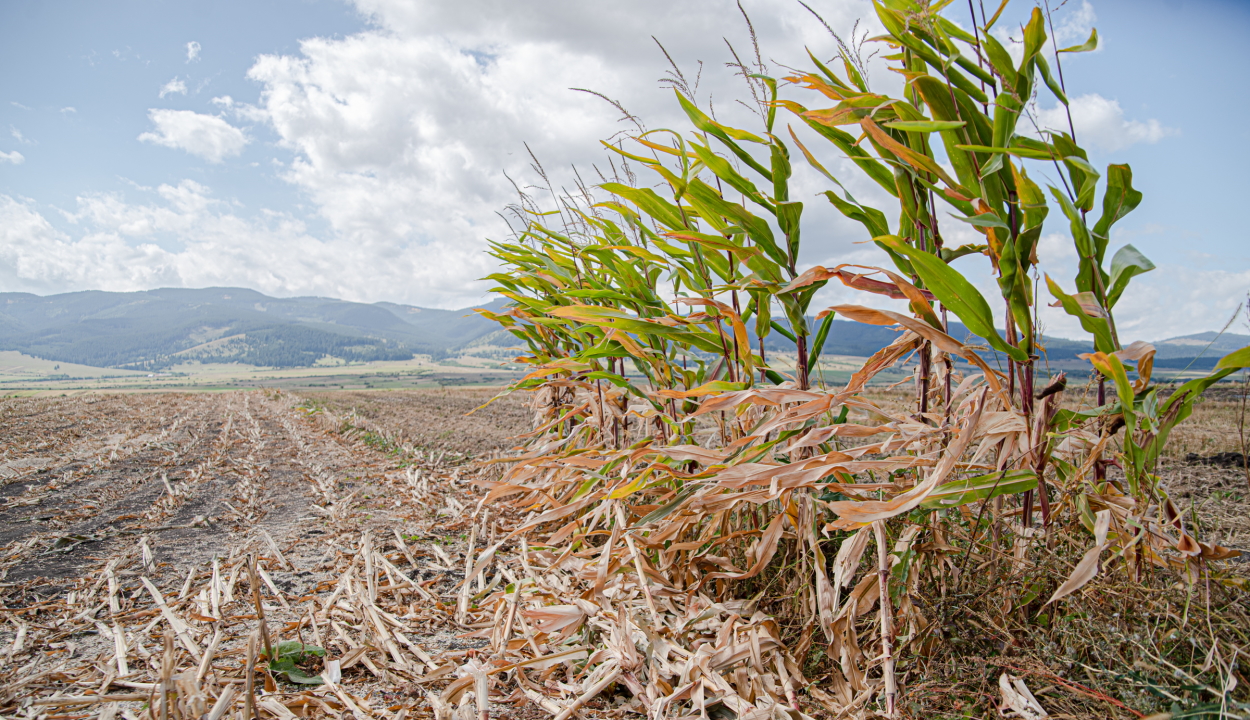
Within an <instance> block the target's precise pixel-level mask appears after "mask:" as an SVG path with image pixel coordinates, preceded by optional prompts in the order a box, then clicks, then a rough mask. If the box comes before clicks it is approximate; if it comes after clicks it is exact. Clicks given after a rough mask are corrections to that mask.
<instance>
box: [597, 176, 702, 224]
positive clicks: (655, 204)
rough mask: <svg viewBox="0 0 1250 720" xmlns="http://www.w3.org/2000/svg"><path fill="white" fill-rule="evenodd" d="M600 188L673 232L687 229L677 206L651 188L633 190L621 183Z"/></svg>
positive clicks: (607, 184)
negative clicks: (630, 203)
mask: <svg viewBox="0 0 1250 720" xmlns="http://www.w3.org/2000/svg"><path fill="white" fill-rule="evenodd" d="M599 187H601V188H603V189H604V190H607V191H608V192H610V193H612V194H613V195H619V196H621V197H623V198H625V199H626V200H629V201H630V202H632V203H633V204H635V205H637V206H638V207H639V208H640V209H641V210H642V211H643V212H644V213H646V214H647V215H650V216H651V217H653V218H655V219H656V220H658V221H660V222H661V223H662V224H664V225H667V226H668V227H669V228H671V229H673V230H684V229H685V228H686V223H685V221H684V220H683V219H682V217H681V210H679V209H678V208H677V206H676V205H673V204H672V203H670V202H668V201H667V200H665V199H664V198H662V197H660V196H659V194H658V193H656V191H654V190H652V189H651V188H632V187H630V186H628V185H622V184H620V183H603V184H602V185H600V186H599Z"/></svg>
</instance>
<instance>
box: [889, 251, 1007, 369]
mask: <svg viewBox="0 0 1250 720" xmlns="http://www.w3.org/2000/svg"><path fill="white" fill-rule="evenodd" d="M892 245H893V247H894V249H895V250H897V251H898V252H899V253H901V254H903V255H906V256H907V258H908V259H909V260H911V264H912V267H913V268H915V269H916V274H917V275H919V276H920V279H921V280H923V281H924V284H925V287H927V288H928V289H929V291H930V292H932V293H933V295H934V297H936V298H937V299H938V300H940V301H941V303H942V305H943V306H945V307H946V308H947V309H948V310H950V311H951V312H953V313H955V315H957V316H959V319H960V320H962V321H963V323H964V325H965V326H967V328H968V330H969V331H970V332H972V333H973V334H974V335H977V336H978V337H981V338H984V339H985V341H986V342H988V343H989V344H990V347H992V348H994V349H995V350H998V351H999V352H1001V353H1004V354H1006V355H1008V356H1009V357H1011V358H1012V359H1013V360H1015V361H1016V362H1022V363H1023V362H1028V361H1029V356H1028V355H1026V354H1025V352H1024V351H1023V350H1021V349H1020V348H1018V347H1014V346H1012V345H1009V344H1007V341H1006V340H1003V338H1002V336H1000V335H999V334H998V330H996V329H995V328H994V314H993V313H992V312H991V311H990V305H989V303H987V302H986V301H985V296H984V295H982V294H981V291H980V290H977V289H976V287H975V286H973V284H972V283H970V282H968V280H967V279H966V278H964V276H963V275H961V274H959V271H958V270H956V269H955V268H953V267H951V266H950V265H947V264H946V263H945V262H943V261H942V259H941V258H939V257H938V256H936V255H934V254H932V253H927V252H924V251H923V250H919V249H917V248H914V247H912V246H910V245H907V244H905V243H901V242H896V243H892Z"/></svg>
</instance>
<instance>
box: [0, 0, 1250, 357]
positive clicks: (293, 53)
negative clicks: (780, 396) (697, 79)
mask: <svg viewBox="0 0 1250 720" xmlns="http://www.w3.org/2000/svg"><path fill="white" fill-rule="evenodd" d="M811 4H812V5H813V6H814V7H816V8H818V9H819V10H820V11H821V12H822V14H823V15H824V16H825V18H826V19H827V20H829V22H830V24H831V25H833V26H834V27H835V28H836V29H838V30H839V32H841V33H843V34H849V31H850V28H851V26H852V24H853V22H854V21H855V20H856V19H857V18H865V19H866V21H867V25H866V26H865V27H869V28H871V27H873V21H872V19H871V10H870V6H869V5H868V3H866V2H863V1H862V0H854V1H853V2H846V1H843V0H839V1H838V2H836V3H835V2H833V1H832V0H827V1H826V2H813V3H811ZM988 4H990V3H987V5H988ZM993 4H994V5H997V3H993ZM744 5H745V7H746V8H747V10H748V12H749V13H750V14H751V17H752V19H753V21H754V22H755V25H756V29H757V30H758V31H759V35H760V38H761V41H762V47H763V51H764V55H765V60H766V62H768V63H770V64H773V65H774V68H775V72H776V74H778V75H781V74H784V72H783V71H782V70H781V69H780V68H777V67H776V65H777V64H786V65H793V66H798V67H804V66H805V65H806V62H805V60H804V59H803V57H802V48H803V47H804V46H810V47H811V48H812V49H813V50H814V51H815V52H817V54H819V55H824V56H826V57H827V56H828V55H830V54H832V51H833V45H832V41H831V39H830V38H829V37H828V36H827V35H826V34H825V33H824V31H823V29H821V28H819V27H818V26H817V25H816V24H815V23H813V22H812V20H811V17H810V15H807V13H806V11H804V10H802V8H801V7H799V6H798V5H797V3H792V2H765V1H763V0H757V1H755V2H744ZM956 5H960V3H956ZM1031 7H1032V4H1031V3H1029V2H1024V1H1022V0H1015V2H1013V4H1012V5H1011V6H1010V9H1009V10H1008V13H1007V14H1006V15H1005V16H1004V19H1003V20H1002V21H1000V23H999V27H1000V28H1003V29H1009V28H1011V27H1012V26H1013V25H1015V24H1016V23H1017V22H1018V21H1019V19H1020V18H1022V17H1024V16H1025V14H1026V13H1027V12H1028V10H1029V9H1030V8H1031ZM956 16H957V17H958V13H956ZM1056 22H1057V23H1058V24H1059V26H1060V28H1059V34H1060V36H1061V38H1068V39H1071V38H1078V36H1080V37H1079V38H1078V39H1075V40H1074V41H1072V42H1068V41H1067V40H1063V39H1061V44H1075V43H1077V42H1080V41H1082V40H1084V35H1087V34H1088V29H1089V27H1090V26H1096V27H1097V28H1098V30H1099V33H1100V35H1101V36H1102V38H1103V44H1102V47H1101V48H1100V49H1099V50H1098V51H1097V52H1095V53H1089V54H1085V55H1080V56H1068V57H1067V60H1066V61H1065V62H1066V64H1065V75H1066V78H1067V83H1068V90H1069V92H1068V94H1069V96H1070V97H1072V98H1073V101H1074V102H1073V108H1074V114H1075V115H1076V118H1077V126H1078V137H1079V138H1080V139H1081V140H1082V142H1083V143H1084V144H1086V145H1087V146H1088V147H1089V148H1090V150H1091V153H1092V156H1093V158H1092V159H1093V160H1094V161H1095V164H1102V165H1105V164H1106V163H1107V162H1113V161H1114V162H1129V163H1131V164H1132V165H1133V168H1134V173H1135V182H1136V184H1137V186H1138V187H1139V188H1140V189H1141V190H1142V191H1143V192H1144V193H1145V195H1146V198H1145V201H1144V203H1143V205H1142V207H1141V208H1140V209H1139V210H1138V211H1137V212H1136V213H1134V214H1133V215H1131V216H1130V217H1129V218H1128V219H1127V220H1125V221H1124V222H1122V223H1121V224H1120V226H1119V229H1118V230H1117V234H1116V235H1115V236H1113V246H1118V245H1122V244H1123V243H1125V242H1132V243H1134V244H1135V245H1136V246H1137V247H1138V248H1139V249H1140V250H1142V251H1143V252H1145V253H1146V255H1148V256H1149V257H1150V258H1151V259H1152V260H1154V261H1155V263H1156V264H1157V265H1158V266H1159V270H1157V271H1156V272H1154V273H1152V274H1150V275H1148V276H1145V277H1143V278H1141V279H1140V281H1139V282H1138V284H1137V285H1136V286H1135V287H1134V288H1133V289H1131V290H1130V292H1129V293H1128V294H1127V295H1126V296H1125V298H1124V300H1123V302H1122V305H1121V307H1120V310H1119V315H1120V318H1119V322H1120V326H1121V328H1122V329H1124V332H1125V334H1126V335H1127V336H1128V337H1131V338H1136V337H1141V338H1143V339H1159V338H1162V337H1168V336H1172V335H1178V334H1187V333H1190V332H1197V331H1201V330H1210V329H1218V328H1219V327H1221V326H1223V324H1224V322H1225V321H1226V320H1227V318H1228V316H1229V314H1230V313H1231V312H1232V311H1233V309H1234V308H1235V307H1236V305H1237V303H1238V302H1239V301H1240V299H1241V298H1242V297H1244V295H1245V293H1246V291H1247V290H1250V242H1247V238H1246V237H1245V231H1244V230H1243V227H1244V225H1245V224H1244V222H1241V220H1240V215H1241V213H1240V211H1241V208H1242V205H1243V204H1244V201H1243V200H1242V198H1241V195H1242V189H1243V187H1244V186H1245V183H1244V182H1243V181H1241V180H1240V178H1241V168H1244V167H1246V166H1247V160H1250V142H1248V139H1250V138H1248V137H1247V135H1248V134H1250V126H1247V125H1246V124H1245V123H1240V122H1238V121H1237V120H1236V118H1240V117H1243V116H1244V115H1246V112H1245V111H1246V105H1247V103H1248V102H1250V100H1247V98H1248V97H1250V93H1248V92H1247V91H1248V90H1250V87H1247V85H1250V80H1248V79H1247V77H1246V74H1245V68H1248V67H1250V45H1247V43H1245V42H1244V38H1245V37H1246V36H1247V32H1248V31H1250V3H1246V2H1230V1H1227V0H1223V1H1221V0H1202V1H1183V0H1136V1H1134V2H1128V1H1126V0H1092V1H1091V2H1077V1H1076V0H1069V1H1068V2H1067V3H1066V4H1065V5H1064V6H1063V7H1062V8H1060V9H1059V11H1058V13H1057V16H1056ZM653 34H654V35H655V36H656V37H657V38H658V39H660V40H661V41H662V42H664V43H665V45H666V46H667V47H668V49H669V50H670V52H671V53H672V54H673V56H674V57H675V59H676V60H677V61H678V63H679V64H681V65H682V67H684V68H687V69H691V68H694V67H695V63H696V61H697V60H700V59H702V60H704V61H706V65H705V68H704V77H703V84H702V85H701V88H700V95H701V98H702V99H706V98H711V99H712V100H713V101H714V102H716V103H717V108H718V109H719V110H720V111H721V112H723V113H725V116H726V117H729V118H732V117H733V114H734V109H733V106H732V103H731V98H734V97H741V96H742V92H741V88H740V87H739V85H738V84H737V83H738V81H737V80H735V79H734V78H733V77H732V76H731V73H729V72H728V71H726V70H724V69H723V67H722V63H723V62H724V60H725V59H726V50H725V45H724V43H723V41H722V37H723V38H727V39H729V40H730V41H731V42H733V43H734V44H735V45H736V46H737V47H739V48H740V49H741V48H744V47H745V44H746V40H745V37H744V35H745V33H744V29H743V25H742V22H741V19H740V17H739V16H738V15H737V12H736V8H734V6H733V5H732V3H730V2H724V1H722V0H709V1H708V2H700V3H684V4H681V3H678V4H675V3H671V2H667V1H661V0H640V1H639V2H635V3H630V4H629V7H627V8H621V7H619V6H618V5H609V4H608V3H597V2H585V1H584V0H583V1H581V2H575V1H574V0H550V1H549V2H544V3H541V4H537V3H517V2H504V1H503V0H476V1H472V2H462V3H445V2H411V1H408V0H405V1H400V0H355V1H354V2H346V1H339V0H266V1H265V2H248V3H244V2H235V1H219V2H213V3H186V2H168V1H156V0H133V1H128V2H85V1H68V0H61V1H58V0H45V1H42V2H36V1H34V0H10V2H6V3H4V4H3V5H2V6H0V62H2V63H3V67H5V68H6V70H7V72H6V73H4V75H3V76H0V153H3V155H2V156H0V291H27V292H35V293H40V294H48V293H55V292H65V291H72V290H81V289H91V288H94V289H107V290H134V289H142V288H145V287H163V286H184V287H203V286H209V285H240V286H246V287H252V288H255V289H257V290H260V291H262V292H266V293H270V294H274V295H305V294H309V295H326V296H335V297H343V298H347V299H352V300H362V301H380V300H389V301H396V302H407V303H412V304H417V305H426V306H439V307H461V306H464V305H467V304H469V303H472V302H475V301H477V300H478V299H479V298H481V297H482V294H483V292H484V289H485V287H486V286H485V285H483V284H482V283H479V282H476V278H479V277H481V276H482V275H484V274H486V273H488V272H490V271H491V266H490V264H489V262H488V259H487V258H486V257H485V256H484V255H483V254H482V252H481V251H482V249H483V248H484V246H485V238H486V237H496V238H497V237H500V236H502V235H503V234H504V227H503V224H502V222H501V221H499V219H498V218H497V216H496V215H495V211H496V210H498V209H500V208H501V207H502V206H503V205H504V204H506V203H508V202H510V201H511V199H512V194H511V193H512V191H511V186H510V184H509V183H508V181H507V179H506V178H505V177H504V175H503V173H504V171H507V172H508V174H509V175H511V176H512V177H516V178H521V179H523V180H528V181H531V182H532V181H534V180H535V179H536V178H535V177H534V174H533V172H532V170H531V169H530V168H529V158H528V155H527V154H526V152H525V147H524V146H523V145H522V143H528V144H529V146H530V147H531V148H533V149H534V151H535V152H536V153H537V154H538V156H539V157H540V158H541V159H542V160H543V162H544V163H545V164H546V165H547V166H548V168H549V169H552V173H553V176H554V177H556V178H557V181H558V182H561V183H567V182H568V181H569V174H568V171H567V168H569V167H570V166H572V165H574V164H576V165H577V166H578V167H579V168H583V169H587V173H586V174H592V173H591V171H590V170H588V168H590V167H591V166H592V165H594V164H602V163H603V162H604V156H603V154H602V151H601V150H600V149H599V146H598V143H597V140H598V139H599V138H603V137H607V136H609V135H611V134H612V133H614V132H616V131H618V130H619V129H621V126H620V125H618V124H617V116H616V113H615V112H614V111H612V110H611V108H608V107H606V105H605V104H604V103H602V102H601V101H598V100H596V99H594V98H591V97H589V96H586V95H584V94H580V93H574V92H571V91H569V90H568V88H570V87H590V88H594V89H596V90H601V91H603V92H605V93H606V94H608V95H611V96H612V97H614V98H617V99H620V100H622V101H623V102H624V103H625V104H626V106H627V107H629V108H630V109H631V110H632V111H633V112H634V113H636V114H638V115H640V116H641V117H643V118H644V119H645V120H646V121H647V122H648V125H649V126H650V127H665V126H672V127H680V126H682V125H683V123H682V121H681V119H680V118H679V117H678V116H677V114H676V108H675V106H674V103H673V102H672V98H671V94H669V92H668V91H666V90H664V89H663V88H662V87H661V86H660V85H659V83H658V82H657V79H658V78H660V77H662V75H663V73H664V72H665V70H666V69H667V67H666V65H665V62H664V59H663V57H662V56H661V55H660V54H659V52H658V50H656V49H655V46H654V45H653V43H652V41H651V39H650V36H651V35H653ZM878 75H879V77H878V78H877V79H876V82H879V83H881V84H884V85H888V84H889V83H890V82H892V80H891V78H890V76H889V75H888V74H887V73H884V72H881V73H878ZM803 99H804V100H805V101H806V102H808V103H809V104H812V105H814V106H815V105H819V103H818V102H817V101H814V100H812V99H811V98H803ZM1040 105H1041V106H1040V107H1039V108H1038V112H1039V116H1041V117H1042V118H1043V119H1046V118H1049V119H1057V118H1059V116H1058V115H1056V114H1055V111H1054V105H1055V103H1054V101H1053V100H1051V99H1047V98H1042V100H1041V103H1040ZM1064 122H1065V123H1066V120H1065V121H1064ZM745 123H746V120H743V124H745ZM831 162H833V165H834V166H835V167H841V166H840V165H839V164H838V162H837V161H836V159H835V160H834V161H831ZM843 169H844V170H846V174H847V175H848V176H849V175H850V174H851V173H850V172H849V170H847V169H845V168H843ZM835 172H837V170H835ZM1038 172H1039V173H1041V172H1042V169H1039V170H1038ZM1043 177H1044V176H1043ZM797 180H798V182H799V184H800V185H801V186H802V187H803V188H804V189H805V190H806V191H808V194H809V195H815V193H816V192H817V191H819V190H821V189H824V187H823V186H822V185H821V182H820V181H819V179H818V178H816V177H815V176H814V175H812V174H810V173H809V174H806V175H804V174H800V177H799V178H797ZM857 182H858V181H857V180H855V179H853V178H852V179H851V180H850V183H851V185H850V186H851V187H852V189H853V190H854V191H856V192H857V194H860V193H862V196H861V199H864V198H868V199H871V198H872V192H873V191H872V189H871V188H870V187H869V186H868V185H858V184H856V183H857ZM809 205H810V208H811V209H810V210H809V217H810V218H811V226H810V229H805V230H804V236H805V238H807V242H808V246H807V248H806V250H805V260H806V261H807V262H809V263H820V264H826V265H828V264H834V263H837V262H871V263H883V262H884V260H883V259H882V258H881V257H879V256H878V255H877V254H876V253H875V251H874V250H872V249H870V248H869V247H866V246H864V245H862V244H857V243H858V242H859V241H861V240H863V238H862V237H860V236H859V234H858V233H859V231H858V230H857V227H856V226H853V225H849V224H848V223H847V222H846V221H845V220H844V219H843V218H841V217H840V216H838V215H837V213H836V212H834V211H832V210H831V209H829V208H825V207H818V206H817V204H816V202H815V201H813V202H812V203H809ZM1057 214H1058V213H1057V212H1056V213H1054V215H1057ZM1065 232H1066V231H1065V229H1064V228H1063V227H1062V224H1061V223H1058V222H1054V223H1052V224H1051V225H1049V226H1048V230H1047V233H1048V240H1047V241H1046V242H1044V243H1043V263H1044V264H1046V265H1047V267H1048V270H1050V271H1052V274H1054V275H1056V277H1059V278H1063V279H1064V280H1068V279H1069V278H1070V277H1071V275H1072V270H1071V266H1072V261H1073V258H1072V257H1071V253H1070V251H1068V250H1066V249H1065V248H1066V247H1067V246H1066V244H1065V243H1067V241H1066V239H1065V238H1064V233H1065ZM1068 284H1069V285H1070V280H1069V282H1068ZM853 297H855V296H854V295H853V294H852V293H850V292H849V291H846V290H843V289H840V288H829V289H827V290H826V291H825V293H824V297H823V299H825V300H827V301H829V302H830V303H832V302H842V301H846V300H848V299H851V298H853ZM856 299H863V298H856ZM1047 320H1048V325H1049V327H1050V328H1051V329H1052V331H1053V332H1055V333H1056V334H1061V335H1069V336H1075V335H1078V334H1079V330H1078V329H1077V328H1075V327H1074V326H1073V324H1072V323H1070V322H1068V321H1067V319H1066V318H1064V317H1063V316H1062V315H1057V314H1054V313H1050V314H1049V315H1048V317H1047Z"/></svg>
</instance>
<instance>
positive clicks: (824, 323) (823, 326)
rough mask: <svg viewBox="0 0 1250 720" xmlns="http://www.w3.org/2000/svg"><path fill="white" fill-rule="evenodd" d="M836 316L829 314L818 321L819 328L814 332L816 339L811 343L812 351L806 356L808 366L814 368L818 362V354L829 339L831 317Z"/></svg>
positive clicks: (832, 313) (831, 324)
mask: <svg viewBox="0 0 1250 720" xmlns="http://www.w3.org/2000/svg"><path fill="white" fill-rule="evenodd" d="M834 315H837V313H835V312H830V313H829V314H828V315H826V316H825V318H824V319H823V320H821V321H820V327H819V328H818V329H817V330H816V339H815V340H813V341H812V351H811V353H810V354H809V355H808V364H809V365H810V366H812V367H816V362H817V361H818V360H820V353H821V351H822V350H824V348H825V340H826V339H827V338H828V337H829V328H831V327H833V317H834Z"/></svg>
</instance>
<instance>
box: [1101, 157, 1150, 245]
mask: <svg viewBox="0 0 1250 720" xmlns="http://www.w3.org/2000/svg"><path fill="white" fill-rule="evenodd" d="M1141 201H1142V194H1141V192H1140V191H1138V190H1136V189H1134V188H1133V169H1132V168H1131V167H1129V166H1128V165H1127V164H1125V165H1108V166H1107V190H1106V192H1105V193H1104V194H1103V196H1102V216H1101V217H1099V218H1098V222H1097V223H1095V224H1094V235H1095V237H1097V238H1099V241H1100V243H1101V244H1102V246H1103V247H1104V248H1105V247H1106V243H1107V239H1108V238H1109V237H1110V232H1111V226H1112V225H1114V224H1116V223H1117V222H1119V221H1120V219H1122V218H1123V217H1124V216H1125V215H1128V214H1129V213H1131V212H1133V210H1135V209H1136V208H1137V206H1138V205H1139V204H1141Z"/></svg>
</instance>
